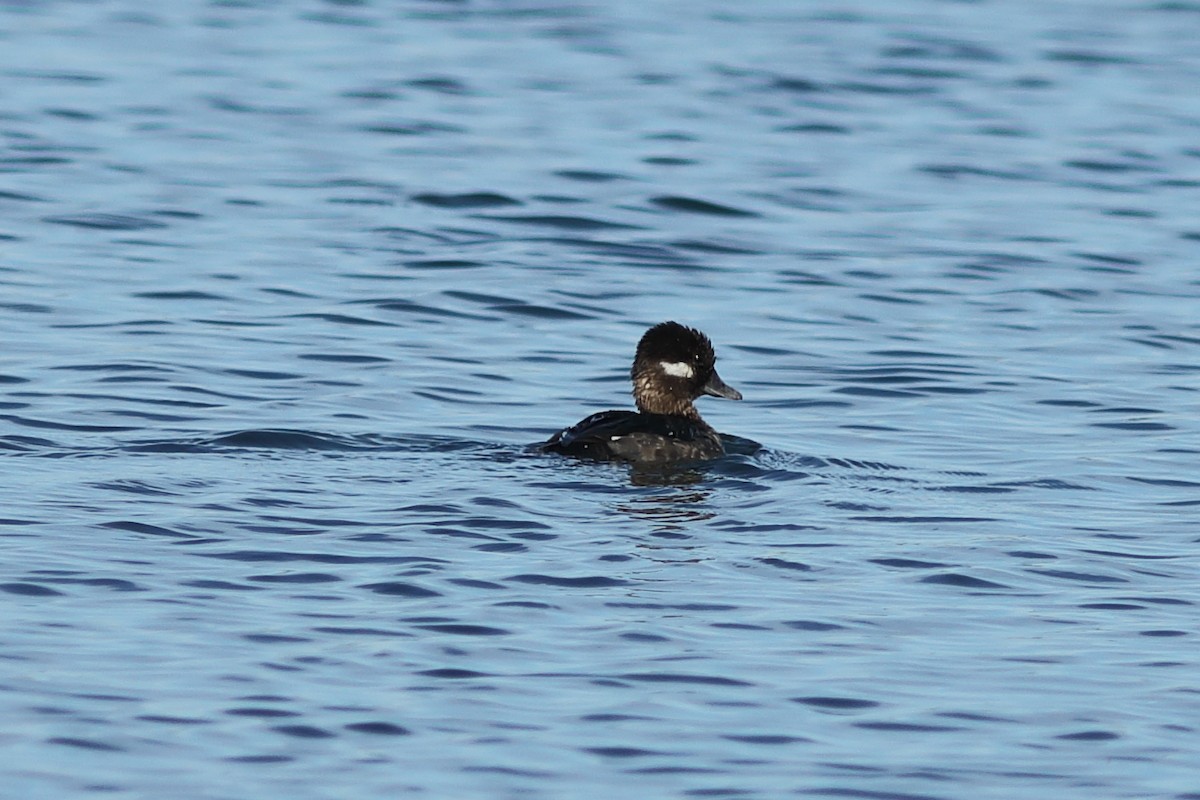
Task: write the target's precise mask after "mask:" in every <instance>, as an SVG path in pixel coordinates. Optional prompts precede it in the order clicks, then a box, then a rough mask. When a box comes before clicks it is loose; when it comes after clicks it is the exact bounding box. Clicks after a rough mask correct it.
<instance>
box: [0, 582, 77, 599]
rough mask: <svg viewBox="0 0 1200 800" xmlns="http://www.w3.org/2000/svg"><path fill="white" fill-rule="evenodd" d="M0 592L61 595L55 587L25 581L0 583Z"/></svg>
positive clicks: (24, 594) (36, 595)
mask: <svg viewBox="0 0 1200 800" xmlns="http://www.w3.org/2000/svg"><path fill="white" fill-rule="evenodd" d="M0 592H7V593H8V594H16V595H21V596H22V597H61V596H62V594H63V593H62V592H60V591H58V590H57V589H51V588H50V587H49V586H42V585H41V584H40V583H26V582H23V581H17V582H12V583H0Z"/></svg>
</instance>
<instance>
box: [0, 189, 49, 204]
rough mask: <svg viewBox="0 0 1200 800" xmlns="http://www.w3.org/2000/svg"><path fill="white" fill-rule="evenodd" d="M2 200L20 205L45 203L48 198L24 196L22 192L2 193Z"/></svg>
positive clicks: (0, 198)
mask: <svg viewBox="0 0 1200 800" xmlns="http://www.w3.org/2000/svg"><path fill="white" fill-rule="evenodd" d="M0 200H12V201H16V202H20V203H45V202H47V200H46V198H44V197H38V196H37V195H32V194H23V193H22V192H6V191H0Z"/></svg>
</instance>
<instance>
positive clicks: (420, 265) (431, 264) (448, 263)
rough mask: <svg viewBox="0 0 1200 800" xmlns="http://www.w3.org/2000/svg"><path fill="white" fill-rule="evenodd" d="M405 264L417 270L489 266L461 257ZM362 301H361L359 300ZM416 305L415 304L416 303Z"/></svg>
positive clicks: (414, 261) (407, 262)
mask: <svg viewBox="0 0 1200 800" xmlns="http://www.w3.org/2000/svg"><path fill="white" fill-rule="evenodd" d="M404 266H405V267H407V268H408V269H417V270H452V269H478V268H480V267H486V266H488V265H487V263H485V262H483V261H468V260H466V259H461V258H426V259H415V260H412V261H405V262H404ZM359 302H361V301H359ZM414 305H415V304H414Z"/></svg>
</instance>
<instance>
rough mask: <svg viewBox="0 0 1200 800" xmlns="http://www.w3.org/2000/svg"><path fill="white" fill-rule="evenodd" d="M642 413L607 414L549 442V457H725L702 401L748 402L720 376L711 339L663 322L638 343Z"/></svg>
mask: <svg viewBox="0 0 1200 800" xmlns="http://www.w3.org/2000/svg"><path fill="white" fill-rule="evenodd" d="M630 377H631V378H632V379H633V396H634V400H635V402H636V404H637V407H638V410H637V411H618V410H613V411H601V412H599V413H596V414H592V415H591V416H589V417H587V418H585V419H583V420H581V421H580V422H578V423H576V424H575V425H572V426H571V427H569V428H565V429H563V430H561V431H559V432H558V433H556V434H554V435H553V436H551V437H550V439H549V440H547V441H546V442H544V443H542V444H541V445H540V448H541V450H542V451H543V452H548V453H559V454H562V455H569V456H575V457H579V458H589V459H598V460H619V461H631V462H635V463H669V462H675V461H704V460H709V459H713V458H718V457H719V456H721V455H724V453H725V447H724V445H723V444H722V443H721V437H720V435H719V434H718V433H717V432H716V431H715V430H714V429H713V428H712V426H710V425H709V424H708V423H707V422H705V421H704V420H703V419H702V418H701V417H700V413H699V412H698V411H696V406H695V405H694V402H693V401H694V400H695V399H696V398H698V397H700V396H701V395H706V394H707V395H712V396H714V397H725V398H728V399H731V400H741V399H742V395H741V393H740V392H738V391H737V390H736V389H734V388H732V387H731V386H728V385H727V384H726V383H725V382H724V381H723V380H721V377H720V376H719V375H717V370H716V354H715V353H714V351H713V347H712V343H711V342H710V341H709V339H708V337H707V336H705V335H704V334H703V333H701V332H700V331H698V330H696V329H695V328H688V327H686V326H684V325H680V324H679V323H677V322H663V323H660V324H658V325H655V326H654V327H652V328H650V329H649V330H648V331H646V333H645V335H643V336H642V339H641V341H640V342H638V347H637V354H636V356H635V358H634V362H633V368H632V369H631V370H630Z"/></svg>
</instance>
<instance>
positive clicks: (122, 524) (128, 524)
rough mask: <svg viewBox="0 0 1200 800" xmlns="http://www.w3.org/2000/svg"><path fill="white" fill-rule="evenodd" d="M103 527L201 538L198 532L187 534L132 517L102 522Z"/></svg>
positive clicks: (177, 536) (175, 536)
mask: <svg viewBox="0 0 1200 800" xmlns="http://www.w3.org/2000/svg"><path fill="white" fill-rule="evenodd" d="M100 527H101V528H110V529H113V530H126V531H130V533H134V534H146V535H149V536H164V537H167V539H199V536H197V535H196V534H185V533H182V531H179V530H172V529H169V528H163V527H161V525H151V524H148V523H144V522H134V521H130V519H121V521H116V522H106V523H101V525H100Z"/></svg>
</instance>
